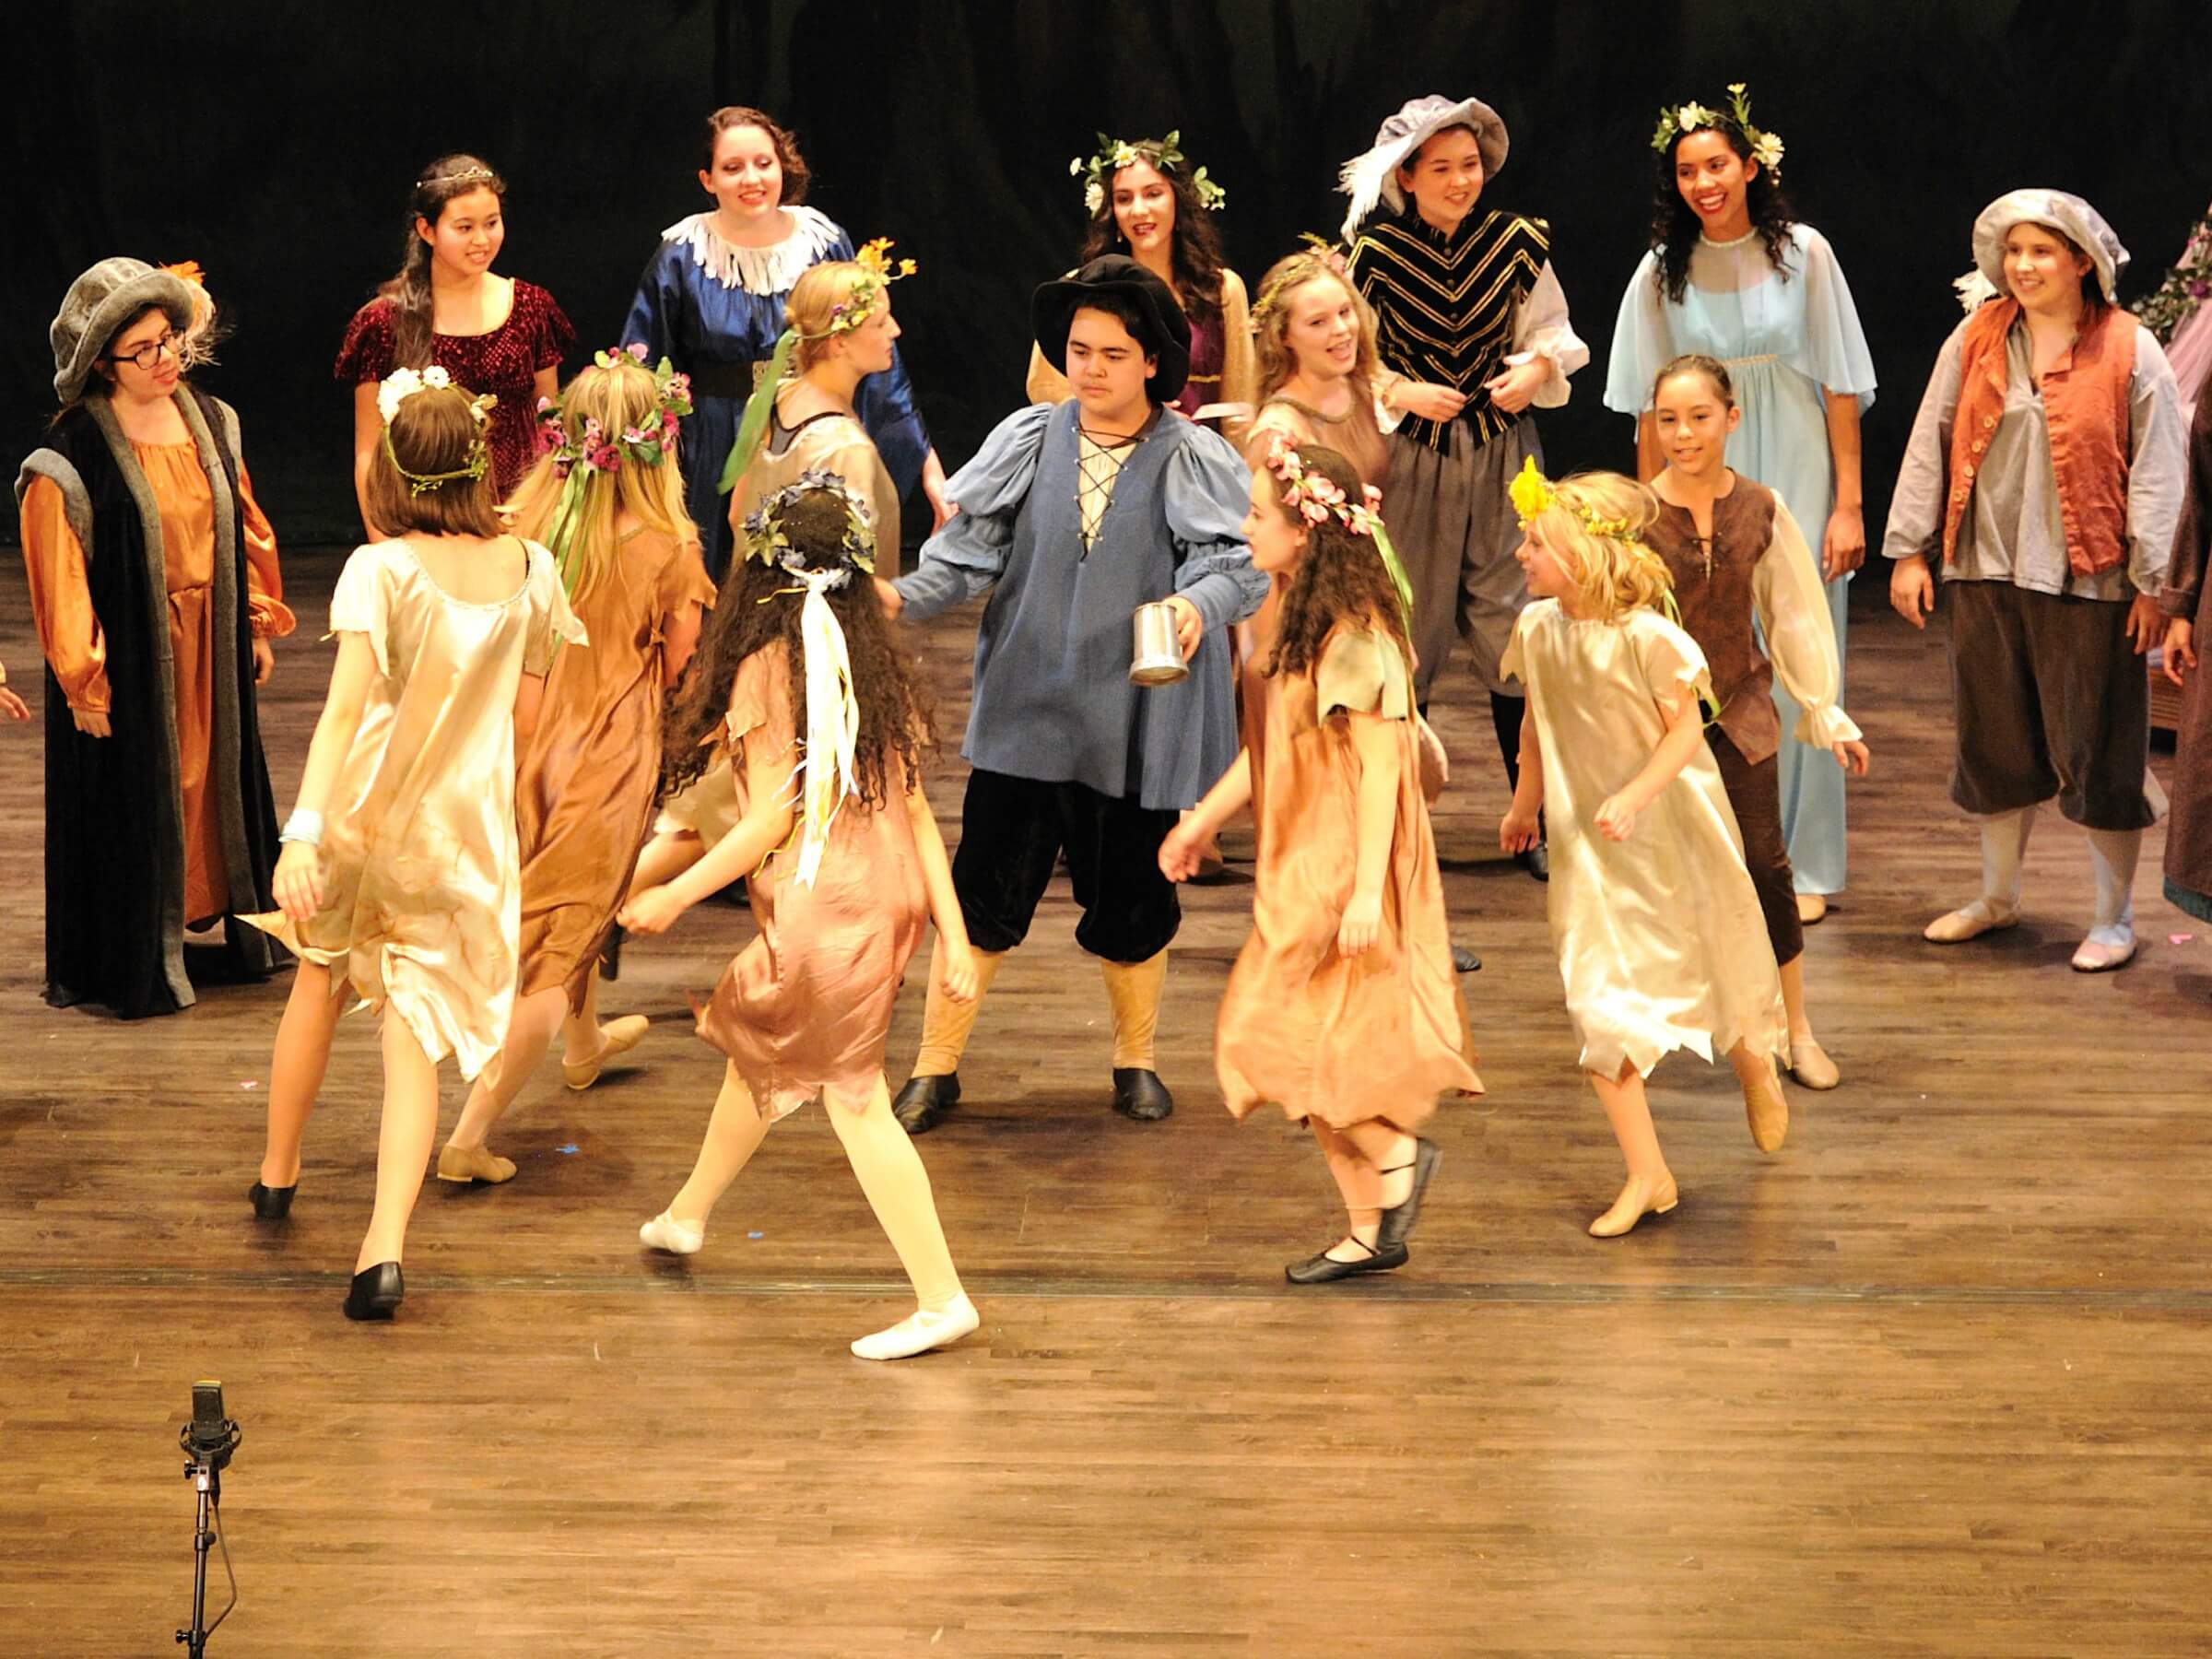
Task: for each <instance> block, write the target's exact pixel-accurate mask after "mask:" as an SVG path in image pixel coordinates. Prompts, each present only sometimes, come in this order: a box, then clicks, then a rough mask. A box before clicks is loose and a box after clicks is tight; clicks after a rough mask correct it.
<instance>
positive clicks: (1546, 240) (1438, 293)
mask: <svg viewBox="0 0 2212 1659" xmlns="http://www.w3.org/2000/svg"><path fill="white" fill-rule="evenodd" d="M1550 251H1551V227H1550V226H1549V225H1547V223H1546V222H1545V221H1544V220H1542V219H1537V218H1521V217H1520V216H1519V215H1518V214H1512V213H1501V212H1500V213H1490V214H1486V215H1485V216H1483V217H1482V218H1480V219H1479V220H1477V219H1476V218H1474V217H1473V216H1471V215H1470V216H1469V218H1467V220H1466V221H1465V223H1463V224H1462V225H1461V226H1460V228H1459V229H1457V230H1456V231H1454V232H1453V234H1452V235H1450V236H1448V237H1447V236H1444V235H1442V234H1441V233H1440V232H1438V231H1436V230H1434V229H1431V228H1430V226H1429V225H1427V224H1426V223H1424V222H1423V221H1422V219H1421V218H1420V217H1419V216H1418V214H1417V213H1415V212H1413V211H1411V210H1408V211H1406V213H1404V214H1401V215H1400V216H1398V217H1397V218H1383V219H1376V220H1371V221H1370V223H1369V224H1368V227H1367V228H1366V229H1364V230H1362V231H1361V232H1360V233H1359V241H1356V242H1354V243H1353V244H1352V258H1351V271H1352V280H1353V281H1354V282H1355V283H1357V284H1358V285H1359V291H1360V293H1361V294H1363V295H1364V296H1366V299H1367V302H1368V303H1369V304H1370V305H1371V306H1373V307H1374V310H1375V322H1376V335H1375V345H1376V347H1377V349H1378V351H1379V352H1380V353H1381V355H1382V361H1383V362H1384V363H1385V364H1386V365H1387V366H1389V367H1390V368H1392V369H1394V370H1396V371H1398V372H1399V373H1400V374H1403V375H1405V376H1406V377H1407V378H1408V379H1410V380H1417V381H1430V382H1435V383H1436V384H1438V385H1444V386H1450V387H1453V389H1454V390H1456V391H1460V392H1464V393H1465V394H1467V406H1466V407H1465V409H1463V410H1462V411H1461V412H1460V417H1459V418H1461V419H1462V420H1464V421H1465V422H1466V423H1467V425H1468V426H1469V427H1471V428H1472V429H1474V433H1475V441H1477V443H1488V441H1490V440H1491V439H1493V438H1495V437H1497V436H1498V434H1499V433H1500V432H1502V431H1504V430H1505V429H1507V428H1509V427H1511V426H1512V424H1513V422H1514V421H1516V420H1518V419H1520V416H1518V415H1508V414H1506V413H1505V412H1504V411H1502V410H1500V409H1494V408H1492V407H1491V406H1490V394H1488V393H1487V392H1485V391H1484V390H1483V389H1482V382H1484V381H1486V380H1489V379H1490V378H1492V377H1493V376H1495V375H1496V374H1497V373H1498V372H1499V371H1500V369H1501V368H1502V367H1503V365H1504V359H1505V357H1506V355H1507V353H1509V352H1511V351H1512V348H1513V308H1514V307H1515V306H1516V305H1518V304H1520V302H1521V301H1522V300H1524V299H1525V298H1526V297H1527V295H1528V291H1529V289H1531V288H1534V287H1535V284H1536V277H1537V274H1538V273H1539V272H1541V271H1542V270H1543V269H1544V262H1545V260H1546V259H1547V258H1548V257H1549V256H1550ZM1450 425H1451V423H1450V422H1448V421H1434V420H1424V419H1422V418H1420V417H1419V416H1417V415H1408V416H1406V418H1405V421H1404V423H1403V424H1402V425H1400V426H1399V428H1398V430H1399V431H1401V432H1403V433H1404V434H1405V435H1406V437H1408V438H1411V439H1414V440H1416V441H1419V442H1422V443H1425V444H1427V445H1428V446H1429V447H1430V449H1433V450H1441V449H1442V448H1443V447H1444V433H1445V431H1446V430H1447V429H1449V427H1450Z"/></svg>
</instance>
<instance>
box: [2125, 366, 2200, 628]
mask: <svg viewBox="0 0 2212 1659" xmlns="http://www.w3.org/2000/svg"><path fill="white" fill-rule="evenodd" d="M2128 394H2129V401H2128V416H2129V425H2130V427H2131V428H2132V429H2134V432H2135V445H2134V453H2133V455H2132V456H2131V457H2130V459H2129V462H2128V468H2127V576H2128V580H2129V581H2130V582H2133V583H2134V584H2135V587H2136V592H2137V593H2141V594H2149V595H2150V596H2151V597H2152V598H2154V599H2155V598H2157V597H2158V596H2159V592H2160V591H2161V590H2162V589H2163V588H2164V587H2165V585H2166V573H2167V564H2168V561H2169V559H2171V556H2172V553H2173V533H2174V526H2175V525H2177V524H2180V523H2181V519H2182V500H2183V495H2184V494H2185V493H2186V483H2185V480H2186V478H2187V476H2188V469H2189V447H2188V442H2187V440H2186V439H2184V438H2183V435H2182V394H2181V388H2180V387H2179V386H2178V385H2176V384H2175V383H2174V379H2173V368H2172V365H2171V364H2170V363H2168V362H2167V360H2166V353H2165V351H2164V350H2163V348H2161V347H2159V342H2158V338H2157V336H2156V335H2153V334H2152V333H2151V332H2150V330H2149V329H2147V328H2145V327H2144V326H2143V325H2142V324H2136V369H2135V373H2134V375H2133V376H2132V377H2131V380H2130V382H2129V386H2128Z"/></svg>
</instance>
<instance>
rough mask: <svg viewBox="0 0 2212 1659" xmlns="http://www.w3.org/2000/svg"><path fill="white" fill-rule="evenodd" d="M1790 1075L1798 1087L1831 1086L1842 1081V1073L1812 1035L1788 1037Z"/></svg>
mask: <svg viewBox="0 0 2212 1659" xmlns="http://www.w3.org/2000/svg"><path fill="white" fill-rule="evenodd" d="M1790 1076H1791V1077H1793V1078H1794V1079H1795V1080H1796V1083H1797V1087H1798V1088H1834V1087H1835V1086H1836V1085H1837V1084H1839V1083H1841V1082H1842V1081H1843V1074H1842V1073H1841V1072H1840V1071H1838V1070H1837V1069H1836V1063H1835V1062H1834V1061H1833V1060H1830V1058H1829V1057H1828V1051H1827V1050H1826V1049H1824V1048H1822V1047H1821V1046H1820V1043H1819V1041H1818V1039H1817V1038H1812V1037H1793V1038H1791V1039H1790Z"/></svg>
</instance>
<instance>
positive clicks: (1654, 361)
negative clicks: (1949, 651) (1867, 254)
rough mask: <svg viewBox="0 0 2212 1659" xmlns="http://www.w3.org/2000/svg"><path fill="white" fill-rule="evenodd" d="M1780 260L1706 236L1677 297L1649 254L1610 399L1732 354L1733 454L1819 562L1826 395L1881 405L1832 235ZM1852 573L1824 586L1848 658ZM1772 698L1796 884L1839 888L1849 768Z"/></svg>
mask: <svg viewBox="0 0 2212 1659" xmlns="http://www.w3.org/2000/svg"><path fill="white" fill-rule="evenodd" d="M1783 263H1784V265H1785V270H1784V271H1777V270H1776V269H1775V268H1774V266H1773V265H1772V263H1771V261H1770V260H1769V259H1768V257H1767V252H1766V244H1765V243H1764V242H1763V241H1760V240H1759V235H1758V233H1757V232H1756V231H1754V232H1753V233H1751V234H1750V235H1749V236H1747V237H1744V238H1742V239H1741V240H1739V241H1732V242H1712V241H1705V240H1704V239H1702V238H1700V239H1699V242H1698V246H1697V247H1696V249H1694V250H1693V251H1692V252H1691V253H1690V258H1689V286H1688V288H1686V289H1685V290H1684V291H1683V295H1682V299H1681V300H1680V301H1679V302H1678V303H1677V301H1675V300H1669V299H1667V298H1666V297H1665V293H1664V291H1663V290H1662V289H1661V288H1660V286H1659V283H1658V281H1657V275H1656V274H1657V272H1658V269H1659V256H1658V254H1657V253H1646V254H1645V255H1644V256H1643V260H1642V263H1641V264H1640V265H1637V267H1636V275H1635V276H1634V277H1631V278H1630V282H1629V288H1628V292H1627V293H1625V294H1623V295H1622V296H1621V300H1620V316H1619V318H1618V321H1617V322H1616V324H1614V329H1613V356H1612V359H1611V361H1610V362H1609V363H1608V365H1607V368H1606V407H1607V408H1608V409H1617V410H1618V411H1619V412H1620V413H1621V414H1623V415H1631V416H1641V415H1642V414H1643V413H1644V412H1645V411H1646V410H1647V409H1649V408H1650V407H1651V402H1652V379H1653V376H1654V375H1656V374H1657V373H1658V372H1659V371H1660V370H1661V369H1662V368H1663V367H1665V364H1666V363H1667V361H1668V360H1669V359H1673V358H1677V357H1680V356H1681V355H1683V354H1684V353H1685V352H1693V351H1695V352H1702V353H1704V354H1705V355H1706V356H1707V357H1714V358H1718V359H1721V360H1722V361H1723V362H1724V363H1725V364H1727V366H1728V374H1729V378H1730V379H1731V380H1732V381H1733V382H1735V401H1736V406H1737V407H1738V408H1740V409H1741V410H1742V411H1743V422H1742V424H1741V425H1739V426H1738V427H1737V428H1736V429H1735V435H1734V436H1733V437H1731V438H1730V439H1729V440H1728V465H1730V466H1732V467H1734V468H1735V471H1736V472H1738V473H1739V474H1741V475H1742V476H1743V477H1747V478H1755V479H1757V480H1758V481H1759V483H1761V484H1764V485H1765V486H1766V487H1767V488H1770V489H1771V490H1773V491H1774V493H1775V494H1777V495H1779V496H1780V497H1782V499H1783V504H1784V505H1785V506H1787V507H1788V508H1789V510H1790V516H1791V517H1792V518H1794V519H1795V520H1796V521H1797V523H1798V524H1799V525H1800V526H1801V527H1802V528H1803V530H1804V532H1805V539H1806V546H1807V547H1808V548H1809V549H1810V550H1811V554H1812V557H1813V559H1814V560H1815V561H1816V565H1817V563H1818V559H1819V557H1820V547H1821V542H1822V538H1823V537H1824V536H1825V535H1826V534H1827V530H1828V515H1829V512H1830V510H1831V509H1832V508H1833V506H1834V504H1835V498H1836V487H1835V467H1834V463H1833V460H1832V457H1831V456H1830V451H1829V442H1828V411H1827V405H1826V403H1825V400H1824V399H1823V397H1822V393H1823V391H1827V392H1834V393H1838V394H1850V395H1852V396H1854V397H1856V398H1857V399H1858V403H1859V412H1860V414H1861V415H1864V414H1865V412H1866V410H1867V409H1868V408H1869V407H1870V406H1872V405H1873V403H1874V359H1873V358H1872V357H1871V356H1869V355H1868V353H1867V350H1866V336H1865V334H1864V333H1862V332H1861V330H1860V328H1859V313H1858V312H1857V310H1856V309H1855V308H1854V307H1853V304H1852V302H1851V288H1850V287H1849V286H1848V285H1847V284H1846V283H1845V282H1844V280H1843V270H1842V267H1841V265H1838V264H1837V263H1836V256H1835V253H1834V252H1833V251H1832V250H1830V247H1829V245H1828V240H1827V238H1825V237H1823V236H1822V235H1821V234H1820V233H1819V232H1818V230H1816V229H1813V228H1812V227H1811V226H1810V225H1793V226H1792V227H1791V228H1790V246H1789V249H1788V252H1787V253H1786V255H1785V257H1784V262H1783ZM1814 573H1815V575H1816V576H1818V569H1817V568H1816V570H1815V572H1814ZM1849 582H1850V578H1849V577H1844V578H1841V579H1840V580H1838V581H1835V582H1829V583H1827V584H1826V586H1827V592H1828V608H1829V615H1830V617H1831V618H1833V619H1834V622H1835V625H1836V655H1837V660H1838V665H1839V666H1841V662H1842V657H1843V636H1844V626H1845V623H1846V621H1847V620H1848V618H1849V614H1850V606H1849V595H1850V588H1849V586H1848V583H1849ZM1774 703H1775V707H1776V709H1777V710H1778V711H1779V712H1780V713H1781V715H1782V729H1783V745H1782V749H1781V752H1780V753H1779V755H1778V756H1777V757H1776V761H1777V771H1779V773H1780V777H1781V784H1782V828H1783V837H1784V838H1785V840H1786V841H1787V842H1788V845H1789V850H1790V863H1791V865H1793V866H1794V869H1795V872H1796V877H1797V890H1798V891H1799V892H1801V893H1836V892H1841V891H1842V889H1843V887H1844V885H1845V883H1844V850H1843V769H1842V768H1841V767H1840V766H1838V765H1837V764H1836V762H1835V760H1834V759H1833V757H1831V756H1830V755H1829V754H1828V753H1827V751H1825V750H1821V749H1814V748H1811V747H1807V746H1806V745H1805V744H1802V743H1797V742H1794V741H1792V740H1791V739H1790V737H1789V734H1790V733H1792V732H1794V731H1795V730H1796V726H1797V720H1798V715H1799V712H1800V711H1799V710H1798V707H1797V705H1796V703H1795V702H1794V700H1792V699H1791V698H1790V696H1789V694H1788V693H1787V692H1785V691H1783V688H1782V685H1781V682H1780V681H1779V680H1777V681H1776V683H1775V686H1774Z"/></svg>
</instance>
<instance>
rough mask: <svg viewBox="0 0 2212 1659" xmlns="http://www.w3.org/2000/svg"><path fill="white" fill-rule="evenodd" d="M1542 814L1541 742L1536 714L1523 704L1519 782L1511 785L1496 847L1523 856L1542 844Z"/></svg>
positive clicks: (1542, 772) (1542, 746)
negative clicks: (1509, 796)
mask: <svg viewBox="0 0 2212 1659" xmlns="http://www.w3.org/2000/svg"><path fill="white" fill-rule="evenodd" d="M1543 810H1544V740H1543V738H1542V737H1541V736H1539V735H1537V732H1536V712H1535V710H1534V709H1533V708H1530V707H1528V706H1527V705H1526V700H1525V699H1524V701H1523V707H1522V710H1521V781H1520V782H1518V783H1516V784H1514V785H1513V800H1512V806H1509V807H1507V808H1506V814H1505V821H1504V822H1503V823H1501V824H1500V825H1499V826H1498V844H1499V845H1500V847H1503V848H1504V849H1505V850H1506V851H1507V852H1508V853H1525V852H1527V851H1528V849H1529V848H1531V847H1533V846H1535V844H1536V843H1537V842H1538V841H1541V840H1543V831H1542V829H1541V827H1540V820H1539V819H1538V818H1537V816H1536V815H1537V814H1538V813H1540V812H1542V811H1543Z"/></svg>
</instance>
